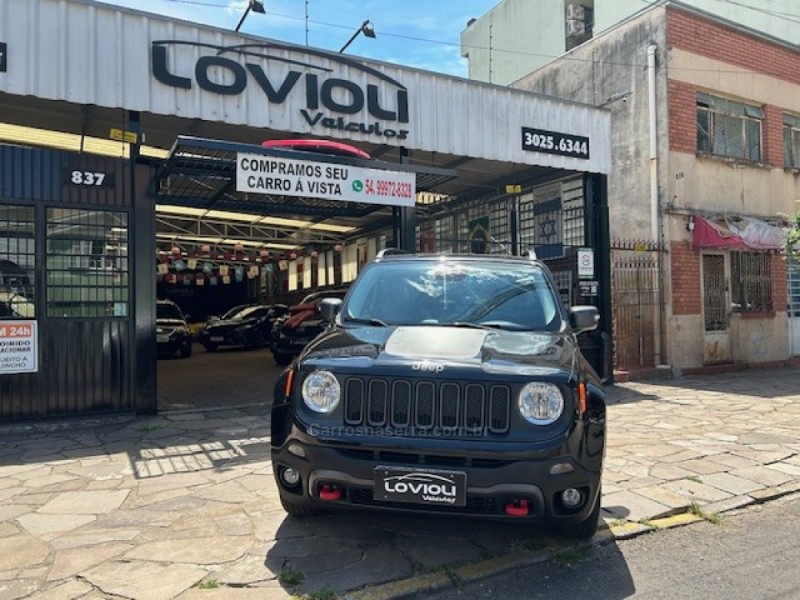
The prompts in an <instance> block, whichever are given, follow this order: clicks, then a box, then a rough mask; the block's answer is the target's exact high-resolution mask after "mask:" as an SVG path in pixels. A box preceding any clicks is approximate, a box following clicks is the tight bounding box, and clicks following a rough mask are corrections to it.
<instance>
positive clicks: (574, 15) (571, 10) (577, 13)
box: [567, 4, 586, 21]
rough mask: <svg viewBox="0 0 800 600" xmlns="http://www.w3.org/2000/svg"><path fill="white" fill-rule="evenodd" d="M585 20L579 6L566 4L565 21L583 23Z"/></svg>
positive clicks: (584, 14)
mask: <svg viewBox="0 0 800 600" xmlns="http://www.w3.org/2000/svg"><path fill="white" fill-rule="evenodd" d="M585 18H586V13H585V12H584V10H583V5H581V4H567V19H569V20H573V19H574V20H576V21H583V20H584V19H585Z"/></svg>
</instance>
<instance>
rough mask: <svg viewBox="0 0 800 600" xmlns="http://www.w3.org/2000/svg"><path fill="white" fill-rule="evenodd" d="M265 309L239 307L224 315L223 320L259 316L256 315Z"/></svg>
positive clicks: (260, 307)
mask: <svg viewBox="0 0 800 600" xmlns="http://www.w3.org/2000/svg"><path fill="white" fill-rule="evenodd" d="M263 308H264V307H263V306H237V307H236V308H232V309H231V310H229V311H228V312H226V313H225V314H224V315H222V318H223V319H225V320H229V319H239V320H241V319H247V318H249V317H255V316H257V315H256V314H255V313H257V312H258V311H260V310H263Z"/></svg>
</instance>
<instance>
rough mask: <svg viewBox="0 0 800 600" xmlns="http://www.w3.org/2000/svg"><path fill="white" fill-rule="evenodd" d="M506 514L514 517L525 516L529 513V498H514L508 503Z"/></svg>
mask: <svg viewBox="0 0 800 600" xmlns="http://www.w3.org/2000/svg"><path fill="white" fill-rule="evenodd" d="M506 514H507V515H510V516H512V517H524V516H525V515H527V514H528V501H527V500H514V501H513V502H509V503H508V504H506Z"/></svg>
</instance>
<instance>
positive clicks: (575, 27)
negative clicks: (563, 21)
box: [567, 19, 586, 37]
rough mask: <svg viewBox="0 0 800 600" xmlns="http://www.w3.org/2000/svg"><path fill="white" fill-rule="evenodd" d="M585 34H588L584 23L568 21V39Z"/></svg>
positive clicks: (573, 20)
mask: <svg viewBox="0 0 800 600" xmlns="http://www.w3.org/2000/svg"><path fill="white" fill-rule="evenodd" d="M585 32H586V25H584V24H583V21H576V20H575V19H572V20H570V21H567V36H568V37H573V36H578V35H583V34H584V33H585Z"/></svg>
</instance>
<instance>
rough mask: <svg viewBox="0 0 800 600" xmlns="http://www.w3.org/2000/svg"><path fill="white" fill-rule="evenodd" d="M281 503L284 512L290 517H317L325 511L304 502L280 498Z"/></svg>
mask: <svg viewBox="0 0 800 600" xmlns="http://www.w3.org/2000/svg"><path fill="white" fill-rule="evenodd" d="M281 505H282V506H283V510H285V511H286V514H288V515H289V516H290V517H294V518H295V519H305V518H308V517H318V516H320V515H324V514H325V511H324V510H321V509H319V508H312V507H310V506H306V505H304V504H295V503H294V502H289V501H288V500H284V499H283V498H281Z"/></svg>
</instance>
